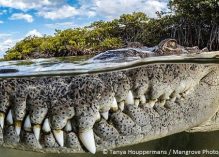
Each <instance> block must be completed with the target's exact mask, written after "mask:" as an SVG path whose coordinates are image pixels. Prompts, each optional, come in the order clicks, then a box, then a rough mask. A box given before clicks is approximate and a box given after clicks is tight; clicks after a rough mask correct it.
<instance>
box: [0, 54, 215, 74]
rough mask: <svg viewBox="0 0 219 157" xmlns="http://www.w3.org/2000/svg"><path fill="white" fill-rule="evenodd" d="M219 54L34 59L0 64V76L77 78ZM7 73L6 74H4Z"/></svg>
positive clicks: (212, 60) (203, 60)
mask: <svg viewBox="0 0 219 157" xmlns="http://www.w3.org/2000/svg"><path fill="white" fill-rule="evenodd" d="M218 54H219V52H207V53H202V54H196V55H194V54H191V55H180V56H176V55H172V56H160V57H148V58H142V59H140V58H138V57H121V58H117V59H116V60H114V61H112V60H104V61H93V60H89V58H90V57H92V56H82V57H62V58H50V59H33V60H25V61H3V62H0V78H1V77H6V78H8V77H28V76H51V75H62V76H63V75H79V74H90V73H101V72H107V71H114V70H122V69H128V68H134V67H138V66H142V65H145V64H153V63H199V64H209V63H211V64H213V63H218V62H219V57H218V56H219V55H218ZM7 71H8V72H7Z"/></svg>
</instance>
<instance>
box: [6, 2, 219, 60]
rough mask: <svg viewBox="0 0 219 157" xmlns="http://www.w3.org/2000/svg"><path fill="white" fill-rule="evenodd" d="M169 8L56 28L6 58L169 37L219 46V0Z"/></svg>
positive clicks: (93, 49) (80, 52) (92, 49)
mask: <svg viewBox="0 0 219 157" xmlns="http://www.w3.org/2000/svg"><path fill="white" fill-rule="evenodd" d="M169 9H170V11H171V14H169V13H164V12H160V13H159V12H158V13H157V15H158V18H156V19H154V18H149V17H148V16H147V15H146V14H144V13H142V12H134V13H132V14H123V15H121V16H120V18H118V19H114V20H112V21H107V22H105V21H97V22H94V23H91V24H90V25H89V26H86V27H84V28H75V29H67V30H63V31H61V30H56V32H55V34H54V35H53V36H44V37H35V36H33V37H26V38H25V39H23V40H21V41H20V42H18V43H17V44H16V45H15V46H14V47H13V48H11V49H9V50H8V51H7V52H6V55H5V59H7V60H14V59H26V58H34V57H35V56H38V57H45V56H46V57H53V56H69V55H83V54H94V53H96V52H100V51H105V50H108V49H116V48H121V47H124V46H125V45H126V44H127V43H129V42H140V43H142V44H144V45H146V46H155V45H157V44H158V43H159V42H160V41H161V40H163V39H165V38H175V39H177V40H178V41H179V43H180V44H181V45H184V46H194V45H195V46H199V47H201V48H202V47H206V46H208V48H209V49H210V50H218V49H219V26H218V25H219V12H218V10H219V3H218V0H192V1H191V0H171V1H170V2H169Z"/></svg>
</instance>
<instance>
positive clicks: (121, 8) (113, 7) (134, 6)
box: [81, 0, 167, 19]
mask: <svg viewBox="0 0 219 157" xmlns="http://www.w3.org/2000/svg"><path fill="white" fill-rule="evenodd" d="M81 5H82V7H81V8H83V10H81V12H84V11H85V10H89V11H90V12H92V14H93V15H94V14H95V15H100V16H105V17H107V18H109V19H112V18H117V17H118V16H120V15H121V14H124V13H132V12H138V11H141V12H144V13H146V14H147V15H148V16H150V17H156V14H155V12H156V11H161V10H166V9H167V2H166V0H163V1H161V0H116V1H115V0H92V1H88V0H83V1H82V2H81ZM86 13H88V11H87V12H86Z"/></svg>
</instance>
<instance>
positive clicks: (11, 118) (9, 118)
mask: <svg viewBox="0 0 219 157" xmlns="http://www.w3.org/2000/svg"><path fill="white" fill-rule="evenodd" d="M6 120H7V122H8V124H9V125H12V124H13V123H14V121H13V117H12V111H11V110H9V112H8V115H7V117H6Z"/></svg>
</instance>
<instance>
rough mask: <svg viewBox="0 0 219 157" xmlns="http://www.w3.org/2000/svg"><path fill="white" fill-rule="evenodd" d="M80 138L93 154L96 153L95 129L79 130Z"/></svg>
mask: <svg viewBox="0 0 219 157" xmlns="http://www.w3.org/2000/svg"><path fill="white" fill-rule="evenodd" d="M79 138H80V140H81V142H82V143H83V145H84V146H85V147H86V148H87V150H88V151H90V152H91V153H93V154H95V153H96V145H95V140H94V132H93V129H89V130H86V131H83V132H79Z"/></svg>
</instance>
